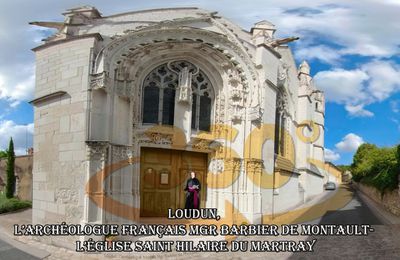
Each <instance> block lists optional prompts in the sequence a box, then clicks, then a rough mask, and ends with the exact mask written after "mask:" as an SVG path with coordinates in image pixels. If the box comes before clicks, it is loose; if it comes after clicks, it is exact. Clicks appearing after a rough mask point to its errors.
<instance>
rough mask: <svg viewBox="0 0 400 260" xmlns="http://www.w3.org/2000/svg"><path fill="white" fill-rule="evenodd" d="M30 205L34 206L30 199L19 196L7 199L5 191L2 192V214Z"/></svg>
mask: <svg viewBox="0 0 400 260" xmlns="http://www.w3.org/2000/svg"><path fill="white" fill-rule="evenodd" d="M30 207H32V202H30V201H27V200H19V199H17V198H11V199H7V198H6V195H5V194H4V193H1V194H0V214H1V213H6V212H12V211H16V210H19V209H23V208H30Z"/></svg>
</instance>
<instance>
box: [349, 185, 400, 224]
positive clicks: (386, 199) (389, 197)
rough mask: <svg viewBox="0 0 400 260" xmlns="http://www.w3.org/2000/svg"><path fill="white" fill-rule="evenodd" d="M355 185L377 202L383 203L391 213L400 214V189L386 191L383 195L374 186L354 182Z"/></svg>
mask: <svg viewBox="0 0 400 260" xmlns="http://www.w3.org/2000/svg"><path fill="white" fill-rule="evenodd" d="M354 185H355V186H356V187H357V188H358V189H359V190H360V191H361V192H362V193H364V194H365V195H367V196H368V197H370V198H371V199H372V200H374V201H375V202H377V203H379V204H381V205H382V206H383V207H384V208H386V209H387V210H388V211H390V212H391V213H393V214H395V215H397V216H400V190H399V189H395V190H393V191H390V192H389V191H386V192H385V193H384V194H383V195H381V192H380V191H379V190H377V189H376V188H374V187H372V186H368V185H365V184H361V183H354Z"/></svg>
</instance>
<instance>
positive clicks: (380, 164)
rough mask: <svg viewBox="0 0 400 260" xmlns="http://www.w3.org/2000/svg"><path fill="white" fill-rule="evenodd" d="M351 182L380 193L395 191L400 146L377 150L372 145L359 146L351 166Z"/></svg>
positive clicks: (398, 170) (399, 160)
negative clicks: (373, 188) (368, 186)
mask: <svg viewBox="0 0 400 260" xmlns="http://www.w3.org/2000/svg"><path fill="white" fill-rule="evenodd" d="M351 171H352V174H353V180H354V181H356V182H362V183H365V184H367V185H371V186H373V187H375V188H377V189H378V190H380V191H381V192H382V193H383V192H384V191H385V190H393V189H396V188H397V187H398V185H399V182H398V178H399V174H400V145H398V146H397V147H396V146H395V147H384V148H378V147H377V146H375V145H372V144H363V145H361V146H360V147H359V148H358V150H357V152H356V153H355V155H354V157H353V163H352V165H351Z"/></svg>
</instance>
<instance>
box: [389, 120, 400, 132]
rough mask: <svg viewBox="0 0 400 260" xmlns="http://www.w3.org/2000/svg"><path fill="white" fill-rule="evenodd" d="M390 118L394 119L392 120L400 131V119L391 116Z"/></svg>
mask: <svg viewBox="0 0 400 260" xmlns="http://www.w3.org/2000/svg"><path fill="white" fill-rule="evenodd" d="M390 120H392V122H393V123H394V124H395V125H396V127H397V130H399V131H400V122H399V120H397V119H395V118H391V119H390Z"/></svg>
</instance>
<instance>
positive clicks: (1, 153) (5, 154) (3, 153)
mask: <svg viewBox="0 0 400 260" xmlns="http://www.w3.org/2000/svg"><path fill="white" fill-rule="evenodd" d="M6 157H7V151H0V159H1V158H6Z"/></svg>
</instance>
